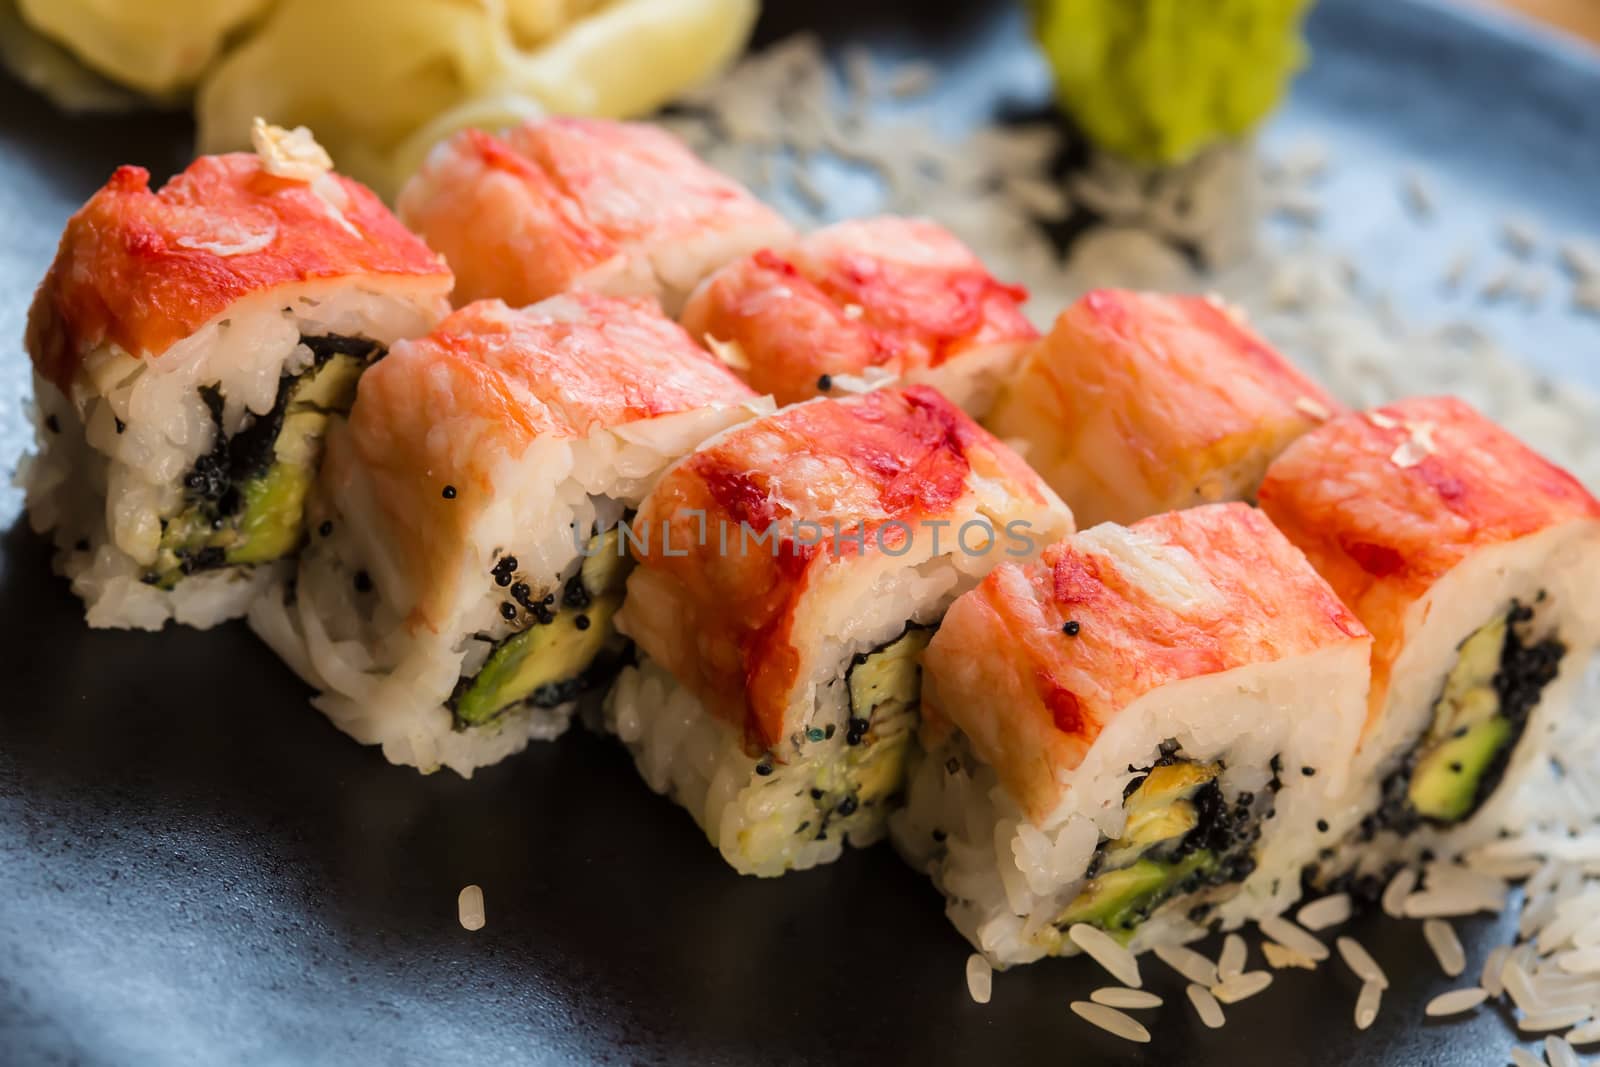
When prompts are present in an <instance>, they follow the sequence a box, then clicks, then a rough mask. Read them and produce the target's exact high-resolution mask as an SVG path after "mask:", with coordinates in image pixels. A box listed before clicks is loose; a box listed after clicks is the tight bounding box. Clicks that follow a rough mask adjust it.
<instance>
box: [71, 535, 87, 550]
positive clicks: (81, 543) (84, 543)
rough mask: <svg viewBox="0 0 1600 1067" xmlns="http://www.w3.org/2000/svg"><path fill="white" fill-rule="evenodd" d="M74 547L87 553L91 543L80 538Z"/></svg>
mask: <svg viewBox="0 0 1600 1067" xmlns="http://www.w3.org/2000/svg"><path fill="white" fill-rule="evenodd" d="M72 547H73V548H75V549H77V550H78V551H79V552H87V551H89V542H88V540H87V539H84V538H79V539H78V543H77V544H75V545H73V546H72Z"/></svg>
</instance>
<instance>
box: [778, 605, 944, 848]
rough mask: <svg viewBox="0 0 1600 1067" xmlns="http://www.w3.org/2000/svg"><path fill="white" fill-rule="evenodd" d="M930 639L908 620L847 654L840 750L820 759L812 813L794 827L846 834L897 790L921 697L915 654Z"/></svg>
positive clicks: (817, 734) (925, 629)
mask: <svg viewBox="0 0 1600 1067" xmlns="http://www.w3.org/2000/svg"><path fill="white" fill-rule="evenodd" d="M932 638H933V628H932V627H931V626H920V625H918V624H916V623H908V624H907V625H906V628H905V630H903V631H902V632H901V633H900V635H899V636H898V637H896V638H894V639H893V640H891V641H887V642H885V643H884V644H882V645H879V646H878V647H877V648H876V649H874V650H873V651H871V652H862V653H858V654H857V655H856V656H855V657H854V658H853V659H852V661H851V664H850V667H849V669H848V670H847V671H846V672H845V686H846V688H847V690H848V692H849V696H850V716H849V720H848V722H847V723H846V724H845V735H844V742H845V743H844V748H843V750H842V752H843V755H842V757H841V758H840V759H836V760H828V761H826V762H824V763H823V765H822V769H821V770H820V771H819V772H818V774H817V776H816V778H815V779H814V780H813V782H812V783H811V800H812V803H813V804H814V805H815V806H816V809H817V818H816V819H815V820H813V821H811V822H809V823H807V824H805V825H804V826H802V827H800V831H801V832H802V833H808V834H810V835H812V836H814V837H816V838H817V839H819V840H820V839H822V838H825V837H826V836H827V834H828V832H829V830H830V829H832V830H835V831H841V832H845V833H848V832H849V831H850V830H851V829H853V827H854V823H855V822H860V821H869V820H871V819H872V818H874V817H875V816H874V815H873V809H876V808H880V807H881V806H882V805H884V804H885V803H888V802H890V801H892V800H893V799H894V798H895V797H896V796H897V795H898V794H899V792H900V788H901V786H902V785H904V784H905V768H906V756H907V753H908V750H909V747H910V744H911V736H912V734H913V732H914V730H915V727H916V724H917V707H918V704H919V702H920V701H921V698H922V653H923V651H924V650H925V649H926V648H927V647H928V642H929V641H930V640H931V639H932ZM833 733H834V728H833V727H832V726H830V727H828V728H827V729H826V730H821V729H813V730H811V731H809V733H808V736H807V738H806V740H810V741H813V742H816V741H824V740H827V739H829V738H831V737H832V736H833ZM757 769H758V770H759V767H758V768H757Z"/></svg>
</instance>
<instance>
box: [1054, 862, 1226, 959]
mask: <svg viewBox="0 0 1600 1067" xmlns="http://www.w3.org/2000/svg"><path fill="white" fill-rule="evenodd" d="M1215 866H1216V857H1215V856H1214V855H1212V854H1211V853H1210V852H1191V853H1189V854H1188V855H1187V856H1184V857H1183V858H1182V859H1180V860H1177V861H1175V862H1171V863H1165V862H1162V861H1160V860H1148V859H1142V860H1138V861H1136V862H1134V863H1132V864H1130V865H1129V866H1127V867H1122V868H1119V869H1118V870H1115V871H1108V872H1107V873H1105V874H1102V875H1098V876H1096V877H1094V878H1091V879H1090V880H1089V884H1088V885H1086V886H1084V887H1083V890H1082V891H1081V892H1080V893H1079V894H1078V895H1077V896H1076V897H1074V898H1073V901H1072V903H1071V904H1068V905H1067V907H1066V910H1065V911H1063V912H1062V913H1061V914H1060V915H1058V916H1056V920H1055V923H1054V925H1055V927H1056V928H1057V929H1060V930H1065V929H1067V928H1068V927H1070V926H1072V925H1073V924H1075V923H1088V924H1089V925H1090V926H1098V927H1099V928H1100V929H1102V930H1104V931H1106V932H1107V933H1109V934H1111V935H1112V936H1113V937H1116V938H1118V939H1119V940H1121V941H1123V942H1127V941H1128V940H1130V939H1131V938H1132V937H1133V932H1134V930H1135V929H1137V928H1138V926H1139V923H1141V922H1143V921H1144V918H1145V917H1146V916H1147V915H1149V914H1150V913H1151V912H1152V911H1154V910H1155V909H1156V908H1157V907H1159V906H1160V905H1161V903H1162V902H1163V901H1165V900H1166V899H1167V898H1168V897H1170V896H1171V895H1172V894H1173V893H1174V892H1175V891H1177V890H1178V889H1179V888H1180V887H1181V886H1183V884H1184V883H1185V882H1187V881H1188V880H1189V879H1190V878H1191V877H1193V876H1194V875H1203V874H1205V873H1207V872H1209V871H1210V870H1211V869H1213V868H1214V867H1215Z"/></svg>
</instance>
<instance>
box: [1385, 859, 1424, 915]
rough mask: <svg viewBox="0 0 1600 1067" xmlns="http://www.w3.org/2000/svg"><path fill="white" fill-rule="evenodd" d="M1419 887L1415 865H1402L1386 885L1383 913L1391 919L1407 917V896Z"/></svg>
mask: <svg viewBox="0 0 1600 1067" xmlns="http://www.w3.org/2000/svg"><path fill="white" fill-rule="evenodd" d="M1416 887H1417V871H1416V868H1414V867H1402V868H1400V869H1399V870H1398V871H1396V872H1395V873H1394V877H1393V878H1391V879H1389V884H1388V885H1387V886H1385V887H1384V890H1383V898H1382V901H1381V903H1382V906H1383V913H1384V914H1385V915H1387V916H1389V918H1391V919H1403V918H1405V917H1406V898H1407V897H1409V896H1410V895H1411V891H1412V890H1413V889H1415V888H1416Z"/></svg>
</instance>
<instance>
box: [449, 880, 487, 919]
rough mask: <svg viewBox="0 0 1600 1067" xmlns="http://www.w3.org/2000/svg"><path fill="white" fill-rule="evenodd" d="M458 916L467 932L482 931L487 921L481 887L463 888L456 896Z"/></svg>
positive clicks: (470, 886)
mask: <svg viewBox="0 0 1600 1067" xmlns="http://www.w3.org/2000/svg"><path fill="white" fill-rule="evenodd" d="M456 915H457V918H459V919H460V920H461V925H462V927H463V928H464V929H467V930H482V929H483V924H484V922H486V921H487V919H486V916H485V915H484V910H483V890H482V888H480V887H479V886H476V885H469V886H463V887H462V889H461V892H460V893H458V894H457V895H456Z"/></svg>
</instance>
